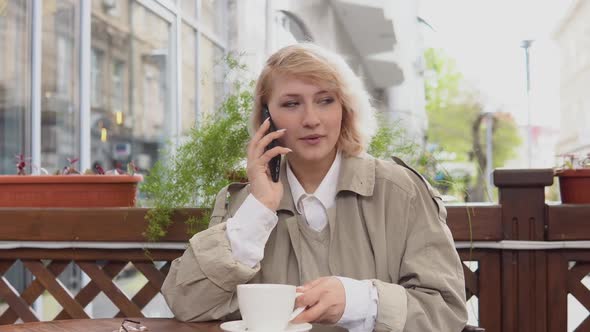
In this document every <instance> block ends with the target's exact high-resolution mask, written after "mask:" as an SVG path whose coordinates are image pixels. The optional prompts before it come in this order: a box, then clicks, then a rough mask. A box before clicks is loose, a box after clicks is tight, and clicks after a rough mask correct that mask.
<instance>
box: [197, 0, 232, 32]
mask: <svg viewBox="0 0 590 332" xmlns="http://www.w3.org/2000/svg"><path fill="white" fill-rule="evenodd" d="M226 6H227V1H226V0H201V16H200V20H201V23H202V24H204V25H205V26H206V27H207V28H209V29H210V30H211V31H212V32H213V33H215V34H216V35H222V34H223V30H222V28H223V22H222V20H223V14H224V12H225V11H227V10H226Z"/></svg>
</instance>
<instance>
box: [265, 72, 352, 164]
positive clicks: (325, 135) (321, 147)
mask: <svg viewBox="0 0 590 332" xmlns="http://www.w3.org/2000/svg"><path fill="white" fill-rule="evenodd" d="M268 108H269V111H270V114H271V117H272V120H273V122H274V124H275V126H276V127H277V129H281V128H286V129H287V131H286V132H285V135H284V136H283V137H282V138H281V141H280V142H281V145H283V146H285V147H288V148H290V149H291V150H293V152H292V153H290V154H289V158H290V160H297V161H305V162H328V161H329V162H331V161H332V160H333V158H334V156H335V153H336V143H337V142H338V138H339V137H340V126H341V123H342V105H341V104H340V101H339V100H338V98H337V97H336V93H335V92H333V91H330V90H329V89H328V88H327V86H324V85H322V84H319V85H316V84H314V83H311V82H309V81H304V80H301V79H298V78H294V77H292V76H285V75H278V76H277V77H275V78H274V81H273V86H272V94H271V96H270V97H269V101H268Z"/></svg>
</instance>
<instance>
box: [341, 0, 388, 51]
mask: <svg viewBox="0 0 590 332" xmlns="http://www.w3.org/2000/svg"><path fill="white" fill-rule="evenodd" d="M333 7H334V9H335V11H336V14H337V15H338V18H339V19H340V22H341V23H342V26H343V27H344V29H345V30H346V32H347V33H348V35H349V36H350V38H351V40H352V43H353V44H354V46H355V48H356V49H357V51H358V52H359V55H361V56H365V55H369V54H374V53H379V52H385V51H392V50H393V46H394V44H395V43H396V38H395V32H394V30H393V22H392V21H391V20H389V19H387V18H385V15H384V12H383V1H369V0H365V1H358V0H336V1H334V2H333Z"/></svg>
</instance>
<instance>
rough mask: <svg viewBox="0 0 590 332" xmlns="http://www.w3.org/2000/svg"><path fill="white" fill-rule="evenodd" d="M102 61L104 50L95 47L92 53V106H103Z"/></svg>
mask: <svg viewBox="0 0 590 332" xmlns="http://www.w3.org/2000/svg"><path fill="white" fill-rule="evenodd" d="M102 63H103V52H102V51H101V50H98V49H96V48H93V49H92V52H91V54H90V103H91V105H92V107H101V106H102V73H103V69H102Z"/></svg>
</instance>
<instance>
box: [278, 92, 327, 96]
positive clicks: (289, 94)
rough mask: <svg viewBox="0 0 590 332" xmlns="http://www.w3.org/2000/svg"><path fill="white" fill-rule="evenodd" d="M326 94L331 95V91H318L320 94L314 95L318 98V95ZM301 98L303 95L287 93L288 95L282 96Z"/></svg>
mask: <svg viewBox="0 0 590 332" xmlns="http://www.w3.org/2000/svg"><path fill="white" fill-rule="evenodd" d="M324 93H330V91H328V90H322V91H318V92H316V93H314V94H313V95H314V96H317V95H321V94H324ZM300 96H301V94H299V93H287V94H284V95H282V96H281V97H300Z"/></svg>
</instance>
